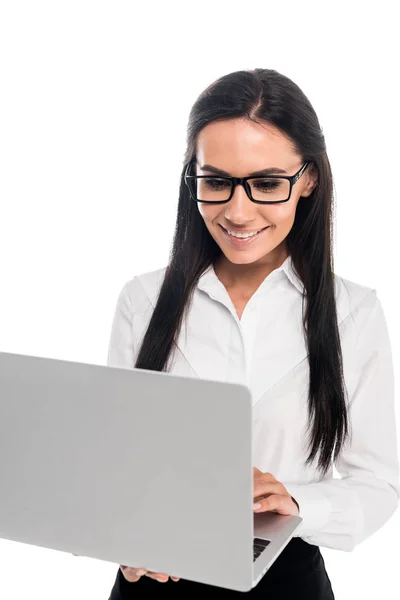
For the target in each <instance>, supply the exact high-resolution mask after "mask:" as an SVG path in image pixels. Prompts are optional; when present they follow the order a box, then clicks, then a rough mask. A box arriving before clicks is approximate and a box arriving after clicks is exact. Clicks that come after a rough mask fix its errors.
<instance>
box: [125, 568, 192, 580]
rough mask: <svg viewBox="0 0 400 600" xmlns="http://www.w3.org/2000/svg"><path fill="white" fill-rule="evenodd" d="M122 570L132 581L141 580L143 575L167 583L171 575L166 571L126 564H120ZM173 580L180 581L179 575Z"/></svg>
mask: <svg viewBox="0 0 400 600" xmlns="http://www.w3.org/2000/svg"><path fill="white" fill-rule="evenodd" d="M119 568H120V569H121V571H122V574H123V576H124V577H125V579H126V580H127V581H129V582H131V583H134V582H136V581H139V579H140V578H141V577H142V576H146V577H150V579H155V580H156V581H159V582H160V583H165V582H166V581H168V579H169V575H166V574H165V573H154V571H147V570H146V569H136V568H134V567H126V566H125V565H120V567H119ZM171 579H172V581H179V579H180V578H179V577H172V575H171Z"/></svg>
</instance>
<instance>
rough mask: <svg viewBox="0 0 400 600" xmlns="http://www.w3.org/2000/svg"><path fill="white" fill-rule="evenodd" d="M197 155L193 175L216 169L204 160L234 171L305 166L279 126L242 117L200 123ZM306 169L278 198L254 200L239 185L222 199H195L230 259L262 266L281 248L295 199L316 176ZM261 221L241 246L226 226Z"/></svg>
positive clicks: (287, 170) (289, 170)
mask: <svg viewBox="0 0 400 600" xmlns="http://www.w3.org/2000/svg"><path fill="white" fill-rule="evenodd" d="M196 157H197V163H196V174H197V175H217V173H215V172H212V171H211V170H209V169H207V168H206V169H204V168H203V167H204V165H209V166H212V167H215V168H217V169H221V170H223V171H225V172H226V173H228V174H229V175H230V176H232V177H235V176H236V177H246V176H249V175H250V174H251V173H252V172H255V171H260V170H262V169H266V168H271V167H274V168H277V169H282V170H283V172H282V173H278V172H276V173H272V174H276V175H278V174H281V175H294V174H295V173H297V171H299V169H300V168H301V167H302V166H303V161H302V160H301V157H300V156H299V155H298V154H297V153H296V152H295V151H294V150H293V149H292V148H291V144H290V140H288V139H287V138H286V137H285V136H284V135H283V134H282V133H281V132H280V131H279V130H278V129H276V128H275V127H273V126H272V125H269V124H268V123H263V124H262V125H259V124H257V123H254V122H252V121H249V120H246V119H232V120H229V121H217V122H214V123H210V124H209V125H207V126H206V127H204V128H203V129H202V130H201V131H200V133H199V136H198V141H197V150H196ZM310 171H311V165H309V166H308V167H307V169H306V170H305V172H304V173H303V175H302V176H301V177H300V179H299V180H298V181H297V182H296V183H295V184H294V186H293V187H292V193H291V196H290V199H289V200H288V201H287V202H283V203H281V204H275V205H274V204H265V205H263V204H256V203H254V202H252V201H251V200H250V199H249V198H248V196H247V194H246V191H245V189H244V188H243V186H241V185H238V186H236V189H235V193H234V194H233V196H232V198H231V200H230V201H229V202H227V203H226V204H217V205H213V204H206V203H201V202H199V203H198V204H197V206H198V209H199V212H200V214H201V216H202V217H203V219H204V222H205V224H206V227H207V229H208V231H209V232H210V234H211V235H212V237H213V238H214V240H215V241H216V243H217V244H218V246H219V247H220V248H221V250H222V253H223V254H224V255H225V257H226V258H227V259H228V261H230V263H234V264H237V265H239V264H247V265H248V264H250V263H251V264H253V263H254V266H262V265H264V264H271V263H273V262H274V259H275V258H277V259H279V257H281V256H282V254H284V253H285V250H286V249H285V242H284V240H285V238H286V236H287V235H288V233H289V231H290V230H291V228H292V225H293V222H294V218H295V214H296V207H297V202H298V201H299V198H300V196H309V195H310V193H311V192H312V189H313V186H314V184H315V181H316V173H315V174H313V173H312V172H310ZM220 175H221V174H220ZM264 227H267V229H264V231H262V232H261V233H259V234H258V235H257V236H256V237H255V238H254V240H252V241H251V242H250V243H249V244H247V245H244V246H237V245H235V244H234V243H233V242H231V239H230V237H228V235H227V234H226V233H225V232H224V229H225V230H226V229H229V230H231V231H239V232H241V231H243V232H247V231H248V232H251V231H257V230H259V229H262V228H264ZM223 228H224V229H223Z"/></svg>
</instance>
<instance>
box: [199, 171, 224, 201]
mask: <svg viewBox="0 0 400 600" xmlns="http://www.w3.org/2000/svg"><path fill="white" fill-rule="evenodd" d="M195 181H196V182H197V199H198V200H203V201H208V202H221V200H228V198H229V196H230V195H231V189H232V182H231V181H230V180H229V179H224V178H223V177H198V178H197V179H195Z"/></svg>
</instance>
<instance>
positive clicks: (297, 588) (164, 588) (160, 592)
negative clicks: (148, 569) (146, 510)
mask: <svg viewBox="0 0 400 600" xmlns="http://www.w3.org/2000/svg"><path fill="white" fill-rule="evenodd" d="M149 593H150V595H151V596H155V597H156V598H165V597H167V596H169V595H172V596H174V597H175V598H186V599H187V598H191V597H192V596H191V594H192V593H193V594H196V593H199V594H200V596H201V595H205V596H206V597H207V598H209V597H210V596H211V595H214V597H218V599H220V598H233V597H234V596H235V597H236V598H239V597H241V598H243V597H249V598H250V597H251V598H264V599H265V600H266V599H267V598H268V599H269V598H274V599H275V598H276V600H289V599H290V600H294V599H295V600H334V598H335V597H334V595H333V591H332V586H331V582H330V579H329V577H328V574H327V572H326V570H325V563H324V559H323V557H322V554H321V552H320V549H319V546H313V545H311V544H308V543H307V542H305V541H304V540H302V539H301V538H300V537H294V538H292V539H291V540H290V542H289V544H288V545H287V546H286V548H285V549H284V550H283V552H282V553H281V554H280V555H279V556H278V558H277V559H276V561H275V562H274V564H273V565H272V567H271V568H270V569H269V570H268V571H267V572H266V574H265V575H264V577H263V578H262V579H261V581H260V582H259V583H258V584H257V586H256V587H255V588H253V589H252V590H250V591H249V592H236V591H233V590H227V589H224V588H220V587H216V586H212V585H206V584H204V583H195V582H193V581H188V580H187V579H180V580H179V581H172V580H171V579H168V581H167V582H166V583H160V582H158V581H155V580H154V579H150V578H149V577H146V576H143V577H141V578H140V579H139V581H137V582H134V583H131V582H129V581H127V580H126V579H125V577H124V575H123V574H122V571H121V569H118V573H117V577H116V580H115V583H114V587H113V588H112V590H111V595H110V596H109V599H108V600H128V599H131V598H132V599H133V598H144V597H147V596H148V595H149Z"/></svg>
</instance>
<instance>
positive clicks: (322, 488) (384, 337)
mask: <svg viewBox="0 0 400 600" xmlns="http://www.w3.org/2000/svg"><path fill="white" fill-rule="evenodd" d="M365 311H367V313H366V312H365ZM361 319H362V321H363V323H362V325H361V328H360V330H359V332H358V334H357V340H356V344H355V351H354V356H353V361H355V362H353V365H354V364H355V367H354V368H355V385H354V388H353V390H354V391H353V394H352V397H351V398H350V399H349V405H350V408H349V423H350V442H349V440H348V439H347V440H346V442H345V446H344V449H343V450H342V452H341V454H340V456H339V459H338V460H337V461H336V462H335V467H336V469H337V471H338V473H339V474H340V476H341V478H340V479H338V478H334V479H329V480H322V481H320V482H316V483H310V484H305V485H286V484H284V485H285V487H286V489H287V491H288V492H289V494H290V495H291V496H293V497H294V498H295V499H296V500H297V502H298V503H299V505H300V516H301V517H302V518H303V521H302V523H301V524H300V527H299V529H298V530H297V531H296V532H295V536H296V537H302V538H303V539H304V540H305V541H307V542H308V543H310V544H314V545H317V546H325V547H327V548H334V549H337V550H344V551H348V552H351V551H352V550H353V549H354V548H355V546H356V545H357V544H359V543H361V542H362V541H364V540H365V539H366V538H368V537H369V536H371V535H372V534H373V533H375V532H376V531H378V529H380V528H381V527H382V526H383V525H384V524H385V523H386V522H387V521H388V520H389V519H390V517H391V516H392V515H393V513H394V512H395V511H396V509H397V507H398V502H399V498H400V483H399V458H398V450H397V433H396V417H395V406H394V374H393V363H392V353H391V345H390V340H389V335H388V330H387V325H386V320H385V317H384V313H383V310H382V306H381V303H380V301H379V299H378V297H377V295H376V291H375V290H371V292H370V293H369V298H367V299H366V301H365V302H364V303H363V306H362V308H361Z"/></svg>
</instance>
